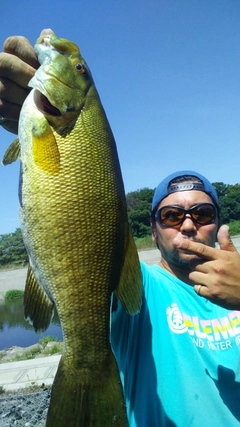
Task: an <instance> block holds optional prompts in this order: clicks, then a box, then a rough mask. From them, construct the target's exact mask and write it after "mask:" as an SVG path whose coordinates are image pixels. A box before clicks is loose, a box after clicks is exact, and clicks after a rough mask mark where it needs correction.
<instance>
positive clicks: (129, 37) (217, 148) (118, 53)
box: [0, 0, 240, 234]
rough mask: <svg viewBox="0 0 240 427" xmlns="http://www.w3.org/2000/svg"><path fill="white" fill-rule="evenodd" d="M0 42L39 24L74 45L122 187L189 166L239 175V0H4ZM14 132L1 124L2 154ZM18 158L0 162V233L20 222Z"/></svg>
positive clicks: (231, 178) (232, 180)
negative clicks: (91, 84)
mask: <svg viewBox="0 0 240 427" xmlns="http://www.w3.org/2000/svg"><path fill="white" fill-rule="evenodd" d="M0 20H1V25H0V43H1V45H2V43H3V41H4V40H5V38H6V37H7V36H10V35H24V36H26V37H27V38H29V39H30V41H31V42H32V43H34V42H35V40H36V39H37V37H38V36H39V33H40V31H41V30H42V29H43V28H49V27H50V28H52V29H53V30H54V31H55V33H56V34H57V35H58V36H59V37H64V38H68V39H70V40H72V41H74V42H75V43H77V44H78V45H79V47H80V49H81V52H82V54H83V56H84V58H85V59H86V61H87V62H88V65H89V66H90V69H91V71H92V74H93V76H94V80H95V83H96V86H97V89H98V91H99V94H100V97H101V99H102V103H103V106H104V108H105V110H106V113H107V116H108V119H109V121H110V124H111V127H112V130H113V133H114V135H115V139H116V142H117V147H118V153H119V159H120V163H121V168H122V174H123V179H124V184H125V191H126V193H128V192H130V191H134V190H138V189H141V188H144V187H149V188H155V187H156V186H157V185H158V183H159V182H160V181H161V180H162V179H163V178H164V177H165V176H166V175H168V174H169V173H171V172H174V171H176V170H181V169H186V168H187V169H193V170H197V171H198V172H200V173H202V174H203V175H206V176H207V177H208V178H209V180H210V181H211V182H216V181H221V182H224V183H225V184H236V183H239V182H240V24H239V23H240V1H239V0H211V1H210V0H88V1H81V0H58V1H49V0H48V1H47V0H41V1H36V2H35V1H33V0H20V1H19V0H8V1H7V2H4V7H1V18H0ZM13 139H14V136H13V135H11V134H9V133H7V132H6V131H5V130H3V129H2V128H1V127H0V157H1V158H2V156H3V154H4V152H5V150H6V148H7V147H8V145H9V144H10V142H11V141H12V140H13ZM18 171H19V162H17V163H16V164H14V165H10V166H6V167H4V166H2V165H0V234H4V233H11V232H14V231H15V229H16V228H17V227H19V225H20V223H19V219H18V199H17V190H18V174H19V172H18Z"/></svg>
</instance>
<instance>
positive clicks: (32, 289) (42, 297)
mask: <svg viewBox="0 0 240 427" xmlns="http://www.w3.org/2000/svg"><path fill="white" fill-rule="evenodd" d="M53 313H54V304H53V302H52V301H51V300H50V298H49V297H48V295H47V294H46V292H45V291H44V289H43V288H42V286H40V285H39V283H38V281H37V279H36V278H35V275H34V273H33V270H32V268H31V267H30V266H29V267H28V272H27V279H26V287H25V292H24V317H25V319H27V320H29V321H30V323H31V324H32V325H33V328H34V330H35V331H36V332H40V331H45V330H46V329H47V328H48V326H49V324H50V322H51V320H52V317H53Z"/></svg>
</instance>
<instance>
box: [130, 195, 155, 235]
mask: <svg viewBox="0 0 240 427" xmlns="http://www.w3.org/2000/svg"><path fill="white" fill-rule="evenodd" d="M153 192H154V190H151V189H149V188H143V189H142V190H138V191H132V192H130V193H128V194H127V195H126V199H127V208H128V220H129V224H130V227H131V230H132V233H133V236H134V237H136V238H139V237H145V236H149V234H151V229H150V215H151V203H152V197H153Z"/></svg>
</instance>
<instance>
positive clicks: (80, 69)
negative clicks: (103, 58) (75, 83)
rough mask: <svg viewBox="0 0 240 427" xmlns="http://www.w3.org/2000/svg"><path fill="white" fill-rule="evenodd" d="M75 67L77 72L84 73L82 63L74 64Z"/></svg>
mask: <svg viewBox="0 0 240 427" xmlns="http://www.w3.org/2000/svg"><path fill="white" fill-rule="evenodd" d="M75 68H76V69H77V70H78V72H79V73H85V69H84V67H83V66H82V64H80V63H78V64H76V65H75Z"/></svg>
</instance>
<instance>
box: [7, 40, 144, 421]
mask: <svg viewBox="0 0 240 427" xmlns="http://www.w3.org/2000/svg"><path fill="white" fill-rule="evenodd" d="M35 51H36V54H37V57H38V60H39V62H40V67H39V68H38V69H37V71H36V73H35V76H34V77H33V78H32V79H31V80H30V82H29V86H30V87H31V88H32V89H31V91H30V93H29V95H28V97H27V98H26V100H25V102H24V104H23V106H22V109H21V113H20V119H19V132H18V138H17V139H16V140H15V141H13V143H12V144H11V145H10V146H9V148H8V149H7V151H6V152H5V154H4V157H3V160H2V163H3V165H8V164H11V163H12V162H14V161H16V160H18V159H20V179H19V212H20V224H21V230H22V235H23V240H24V244H25V246H26V249H27V253H28V257H29V268H28V273H27V279H26V286H25V292H24V314H25V317H26V318H27V319H29V320H30V321H31V323H32V325H33V327H34V329H35V331H44V330H46V328H47V327H48V325H49V323H50V322H51V319H52V316H53V312H54V310H57V313H58V316H59V319H60V322H61V327H62V331H63V341H64V348H63V353H62V356H61V359H60V362H59V366H58V370H57V372H56V375H55V378H54V381H53V385H52V390H51V400H50V405H49V409H48V415H47V421H46V426H47V427H56V426H58V427H66V426H68V427H73V426H74V427H78V426H81V427H83V426H84V427H85V426H99V427H101V426H102V427H106V426H108V427H109V426H111V425H113V426H120V427H125V426H128V421H127V416H126V408H125V402H124V396H123V391H122V385H121V381H120V376H119V371H118V366H117V362H116V360H115V357H114V354H113V352H112V349H111V344H110V339H109V335H110V316H111V313H110V312H111V301H112V296H113V295H114V294H115V295H116V297H117V298H118V300H119V301H120V302H121V304H122V305H123V307H124V308H125V310H126V311H127V313H129V315H134V314H135V313H138V312H139V311H140V308H141V302H142V278H141V270H140V265H139V259H138V254H137V250H136V246H135V243H134V239H133V236H132V234H131V230H130V227H129V223H128V217H127V207H126V198H125V191H124V184H123V179H122V173H121V168H120V164H119V159H118V153H117V147H116V142H115V139H114V136H113V133H112V130H111V127H110V124H109V122H108V119H107V116H106V113H105V110H104V108H103V106H102V103H101V100H100V97H99V95H98V92H97V89H96V87H95V84H94V80H93V77H92V75H91V72H90V69H89V67H88V65H87V63H86V62H85V60H84V59H83V57H82V55H81V53H80V50H79V48H78V46H77V45H76V44H75V43H73V42H71V41H69V40H67V39H64V38H59V37H57V36H56V35H55V34H54V33H53V34H47V35H46V34H44V35H40V37H39V38H38V39H37V41H36V44H35Z"/></svg>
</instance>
